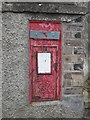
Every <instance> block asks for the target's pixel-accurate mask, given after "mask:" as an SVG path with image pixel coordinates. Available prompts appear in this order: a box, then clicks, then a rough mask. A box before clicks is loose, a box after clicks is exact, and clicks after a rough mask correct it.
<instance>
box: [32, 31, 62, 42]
mask: <svg viewBox="0 0 90 120" xmlns="http://www.w3.org/2000/svg"><path fill="white" fill-rule="evenodd" d="M59 37H60V32H54V31H52V32H50V31H40V30H39V31H36V30H30V38H39V39H55V40H59Z"/></svg>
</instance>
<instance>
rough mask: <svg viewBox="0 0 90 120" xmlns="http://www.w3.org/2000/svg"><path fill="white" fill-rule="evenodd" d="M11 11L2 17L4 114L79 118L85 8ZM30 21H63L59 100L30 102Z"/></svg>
mask: <svg viewBox="0 0 90 120" xmlns="http://www.w3.org/2000/svg"><path fill="white" fill-rule="evenodd" d="M9 5H10V4H9ZM10 6H12V5H10ZM11 9H12V7H11ZM11 9H10V10H11ZM59 9H60V8H59ZM12 10H13V9H12ZM13 12H14V13H13ZM13 12H12V11H10V12H9V11H8V10H7V9H6V11H4V10H3V16H2V40H3V41H2V49H3V66H2V67H3V84H2V93H3V95H2V101H3V102H2V106H3V117H4V118H10V117H11V118H12V117H13V118H14V117H15V118H17V117H20V118H21V117H26V118H28V117H36V118H40V117H45V118H46V117H59V118H60V117H61V118H62V117H67V118H70V117H71V118H72V117H75V118H76V117H82V116H83V110H84V106H83V103H84V100H83V85H84V81H85V80H86V79H87V72H86V70H88V69H87V60H88V59H87V57H88V56H87V46H88V44H87V42H88V34H87V33H88V32H87V31H88V29H87V28H88V25H87V17H86V15H85V11H84V14H81V13H80V14H77V13H76V14H75V13H73V14H72V15H70V14H68V15H67V14H65V13H64V14H62V13H56V12H55V13H54V14H53V13H52V14H50V13H46V12H45V13H37V11H36V12H35V11H34V13H33V12H32V13H31V12H29V11H28V12H29V13H28V12H27V13H25V12H23V13H20V11H19V13H18V12H16V13H15V11H13ZM29 20H49V21H60V22H61V23H62V27H63V29H62V35H63V36H62V37H63V39H62V40H63V43H62V62H63V64H62V100H61V101H52V102H51V101H50V102H44V103H42V102H41V103H38V102H37V103H32V104H30V102H29V84H30V80H29V52H30V51H29V42H28V41H29V29H28V26H29Z"/></svg>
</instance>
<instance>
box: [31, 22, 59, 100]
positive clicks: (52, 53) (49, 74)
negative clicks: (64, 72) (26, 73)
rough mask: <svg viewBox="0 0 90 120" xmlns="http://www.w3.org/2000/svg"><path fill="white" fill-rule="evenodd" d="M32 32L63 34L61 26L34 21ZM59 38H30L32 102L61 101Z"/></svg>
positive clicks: (55, 23) (54, 23)
mask: <svg viewBox="0 0 90 120" xmlns="http://www.w3.org/2000/svg"><path fill="white" fill-rule="evenodd" d="M30 30H32V31H49V32H50V33H52V31H56V32H57V33H61V24H60V23H57V22H46V21H33V22H30ZM59 35H61V34H59ZM42 37H44V36H42ZM58 38H59V39H58V40H53V39H52V40H51V39H46V40H45V39H44V38H42V39H39V38H30V80H31V84H30V102H32V101H47V100H56V99H60V89H61V87H60V83H61V49H60V48H61V37H60V36H59V37H58ZM32 71H33V72H32Z"/></svg>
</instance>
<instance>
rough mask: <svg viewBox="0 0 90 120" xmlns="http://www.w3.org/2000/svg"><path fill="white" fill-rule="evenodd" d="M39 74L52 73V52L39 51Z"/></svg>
mask: <svg viewBox="0 0 90 120" xmlns="http://www.w3.org/2000/svg"><path fill="white" fill-rule="evenodd" d="M37 57H38V74H40V73H41V74H42V73H43V74H44V73H51V53H38V55H37Z"/></svg>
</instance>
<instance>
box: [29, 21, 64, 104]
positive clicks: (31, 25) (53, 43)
mask: <svg viewBox="0 0 90 120" xmlns="http://www.w3.org/2000/svg"><path fill="white" fill-rule="evenodd" d="M40 23H41V24H43V23H44V24H50V25H51V27H53V29H55V28H56V27H57V26H58V28H59V29H58V30H56V31H59V32H60V39H59V40H58V41H57V40H50V41H48V40H43V39H42V40H41V39H40V40H39V39H30V40H29V45H30V72H29V73H30V74H29V76H30V89H29V90H30V92H29V93H30V97H29V98H30V103H31V102H33V101H34V102H41V101H49V100H50V101H52V100H60V99H61V93H62V91H61V90H62V89H61V78H62V25H61V23H60V22H51V21H29V30H39V29H41V30H49V31H53V29H51V30H50V28H49V29H48V28H43V29H42V28H40V26H38V24H40ZM48 27H50V26H48ZM47 41H48V42H47ZM33 46H49V47H57V49H58V61H59V63H58V64H59V66H58V68H57V83H56V84H57V92H56V94H57V97H56V98H55V99H43V100H33V99H32V96H33V91H32V89H33V80H32V79H33V75H32V74H33V70H32V63H33V59H32V58H33V52H32V50H33Z"/></svg>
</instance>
